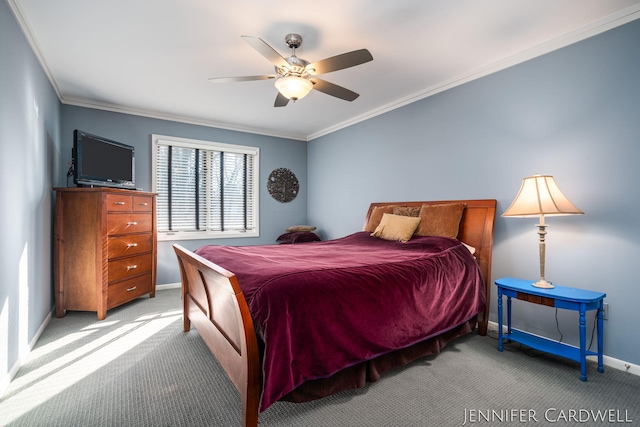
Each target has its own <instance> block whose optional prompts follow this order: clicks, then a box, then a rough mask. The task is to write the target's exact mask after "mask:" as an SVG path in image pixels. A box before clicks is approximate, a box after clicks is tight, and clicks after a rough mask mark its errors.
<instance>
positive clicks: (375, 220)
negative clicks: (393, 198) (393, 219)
mask: <svg viewBox="0 0 640 427" xmlns="http://www.w3.org/2000/svg"><path fill="white" fill-rule="evenodd" d="M396 206H398V205H390V206H376V207H375V208H373V211H371V215H370V216H369V221H368V222H367V226H366V227H365V228H364V231H368V232H369V233H373V232H374V231H375V230H376V227H378V224H380V220H381V219H382V215H384V214H386V213H392V212H393V209H394V208H395V207H396Z"/></svg>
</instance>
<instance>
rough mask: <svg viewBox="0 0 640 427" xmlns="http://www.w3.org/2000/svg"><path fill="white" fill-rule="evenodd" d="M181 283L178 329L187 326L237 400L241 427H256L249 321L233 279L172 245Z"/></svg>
mask: <svg viewBox="0 0 640 427" xmlns="http://www.w3.org/2000/svg"><path fill="white" fill-rule="evenodd" d="M173 248H174V250H175V252H176V255H177V256H178V264H179V266H180V275H181V278H182V303H183V306H184V307H183V310H184V314H183V327H184V331H185V332H187V331H189V329H190V328H191V324H193V325H194V326H195V328H196V330H197V331H198V333H199V334H200V336H201V337H202V339H203V340H204V342H205V343H206V345H207V346H208V347H209V349H210V350H211V352H212V353H213V355H214V356H215V358H216V359H217V360H218V362H219V363H220V365H221V366H222V368H223V369H224V371H225V372H226V373H227V375H228V377H229V379H230V380H231V382H232V383H233V384H234V386H235V387H236V388H237V389H238V391H239V392H240V396H241V399H242V425H243V426H245V427H254V426H257V425H258V405H259V401H260V391H261V389H262V378H261V370H260V356H259V350H258V342H257V338H256V332H255V328H254V326H253V320H252V319H251V314H250V313H249V307H248V306H247V302H246V301H245V299H244V295H243V294H242V291H241V290H240V286H239V284H238V279H237V278H236V276H235V275H234V274H233V273H231V272H229V271H227V270H225V269H223V268H221V267H219V266H217V265H215V264H213V263H212V262H209V261H207V260H206V259H204V258H202V257H200V256H198V255H196V254H194V253H193V252H190V251H188V250H187V249H185V248H183V247H181V246H179V245H173Z"/></svg>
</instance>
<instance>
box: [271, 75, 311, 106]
mask: <svg viewBox="0 0 640 427" xmlns="http://www.w3.org/2000/svg"><path fill="white" fill-rule="evenodd" d="M275 85H276V89H278V92H280V93H281V94H282V96H284V97H286V98H288V99H293V100H294V101H296V100H298V99H302V98H304V97H305V96H307V94H308V93H309V92H310V91H311V89H312V88H313V83H311V81H309V80H308V79H305V78H303V77H296V76H288V77H280V78H279V79H277V80H276V83H275Z"/></svg>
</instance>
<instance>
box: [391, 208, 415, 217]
mask: <svg viewBox="0 0 640 427" xmlns="http://www.w3.org/2000/svg"><path fill="white" fill-rule="evenodd" d="M393 214H394V215H402V216H420V208H412V207H409V206H396V207H395V208H393Z"/></svg>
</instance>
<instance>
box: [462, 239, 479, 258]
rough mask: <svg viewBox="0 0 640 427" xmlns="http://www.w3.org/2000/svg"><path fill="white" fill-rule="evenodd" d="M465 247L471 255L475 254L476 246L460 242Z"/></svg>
mask: <svg viewBox="0 0 640 427" xmlns="http://www.w3.org/2000/svg"><path fill="white" fill-rule="evenodd" d="M461 243H462V244H463V245H464V247H465V248H467V249H468V250H469V252H471V255H475V254H476V248H474V247H473V246H471V245H467V244H466V243H465V242H461Z"/></svg>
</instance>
